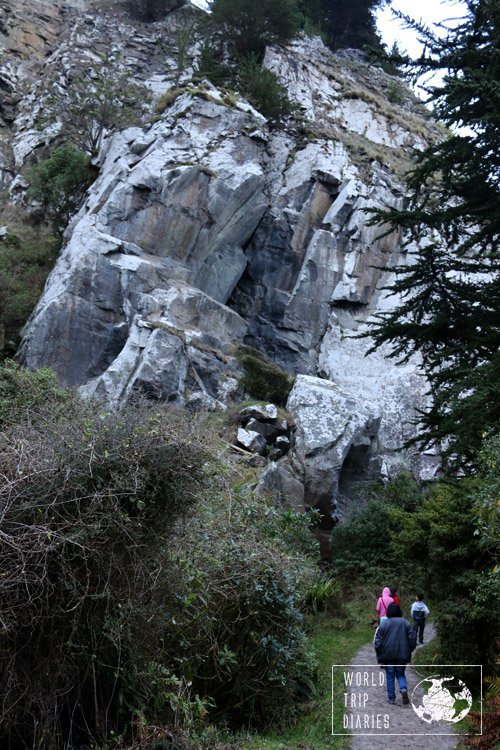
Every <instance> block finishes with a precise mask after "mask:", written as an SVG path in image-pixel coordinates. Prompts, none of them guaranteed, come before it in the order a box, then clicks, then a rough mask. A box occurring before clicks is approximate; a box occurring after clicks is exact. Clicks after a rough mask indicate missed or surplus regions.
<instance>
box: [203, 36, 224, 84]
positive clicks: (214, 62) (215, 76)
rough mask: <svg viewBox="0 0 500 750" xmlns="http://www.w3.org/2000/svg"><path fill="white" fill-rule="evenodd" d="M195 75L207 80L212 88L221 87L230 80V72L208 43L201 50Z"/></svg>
mask: <svg viewBox="0 0 500 750" xmlns="http://www.w3.org/2000/svg"><path fill="white" fill-rule="evenodd" d="M196 75H197V76H199V77H200V78H207V79H208V80H209V81H211V82H212V83H213V85H214V86H222V85H223V84H224V83H226V82H227V81H229V80H230V79H231V78H232V72H231V70H230V69H229V68H228V67H227V66H225V65H224V64H223V62H222V60H221V55H220V54H219V53H218V51H217V50H216V49H215V47H213V46H212V45H211V44H210V43H208V42H205V43H204V44H203V46H202V48H201V52H200V56H199V58H198V67H197V70H196Z"/></svg>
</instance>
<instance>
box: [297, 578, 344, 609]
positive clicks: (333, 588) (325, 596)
mask: <svg viewBox="0 0 500 750" xmlns="http://www.w3.org/2000/svg"><path fill="white" fill-rule="evenodd" d="M340 593H341V585H340V581H339V580H337V579H335V578H329V577H325V576H324V575H321V576H318V579H317V580H316V581H314V582H313V583H312V584H311V585H310V586H309V588H308V589H307V591H306V592H305V594H304V596H303V598H302V610H303V611H304V612H308V613H312V614H317V613H318V612H324V610H325V609H326V607H327V605H328V603H329V602H331V600H332V599H333V598H334V597H339V595H340Z"/></svg>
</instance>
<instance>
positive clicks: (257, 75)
mask: <svg viewBox="0 0 500 750" xmlns="http://www.w3.org/2000/svg"><path fill="white" fill-rule="evenodd" d="M238 85H239V88H240V90H241V92H242V93H243V94H244V95H245V96H246V98H247V99H248V101H249V102H250V103H251V104H253V106H254V107H255V108H256V109H258V110H259V112H261V113H262V114H263V115H264V117H269V118H271V119H279V118H280V117H284V116H285V115H287V114H289V113H290V110H291V104H290V100H289V99H288V96H287V91H286V89H285V87H284V86H282V84H281V83H280V82H279V81H278V78H277V76H276V75H275V73H273V72H272V71H271V70H267V68H263V67H262V66H261V65H259V63H258V61H257V56H256V55H255V54H250V55H247V56H246V57H242V58H241V60H240V62H239V67H238Z"/></svg>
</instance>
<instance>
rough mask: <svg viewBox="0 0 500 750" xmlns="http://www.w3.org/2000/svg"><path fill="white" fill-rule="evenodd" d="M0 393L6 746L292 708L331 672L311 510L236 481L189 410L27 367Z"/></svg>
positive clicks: (1, 663)
mask: <svg viewBox="0 0 500 750" xmlns="http://www.w3.org/2000/svg"><path fill="white" fill-rule="evenodd" d="M23 385H24V386H25V388H24V390H23ZM0 395H2V396H3V397H4V399H5V400H9V401H12V402H13V403H14V407H13V408H12V410H11V412H9V414H10V416H9V418H8V419H7V420H5V421H4V424H3V433H2V451H1V453H0V476H1V477H2V482H1V484H0V520H1V523H2V536H1V537H0V545H1V547H2V576H1V577H0V613H1V614H0V617H1V626H2V638H1V639H0V669H1V670H2V678H3V685H2V687H3V691H2V696H1V699H0V726H1V729H0V744H2V743H3V744H5V745H6V746H7V745H9V743H10V745H9V746H11V747H12V748H16V749H17V748H23V749H24V748H31V747H43V748H44V750H62V748H63V747H79V746H82V745H85V746H89V745H91V746H92V745H93V743H94V744H95V743H104V742H107V741H108V740H110V738H111V737H112V736H114V737H116V736H118V735H121V736H122V737H123V738H124V742H128V740H129V739H130V740H131V741H132V742H134V741H135V740H134V738H135V739H137V741H138V742H139V743H141V742H142V741H143V740H144V742H145V743H146V744H145V745H144V747H148V744H147V742H146V740H145V739H144V738H147V737H151V742H153V739H158V740H159V739H161V738H162V737H169V736H170V737H171V736H172V735H171V734H169V733H168V732H167V733H165V731H164V728H165V727H170V728H171V729H173V730H181V729H186V728H191V729H200V728H201V727H202V726H203V724H204V722H205V721H206V716H207V712H215V713H216V714H217V715H219V716H220V715H223V716H224V717H225V718H227V720H228V722H230V723H232V724H245V725H248V723H249V722H253V723H255V724H266V723H270V722H271V721H273V720H284V719H287V720H289V719H290V717H292V716H293V715H294V713H295V712H296V711H297V700H298V697H299V696H302V697H304V696H308V695H310V694H311V690H312V678H313V673H314V667H315V663H314V659H313V656H312V653H311V651H310V648H309V646H308V644H307V641H306V637H305V634H304V627H303V615H302V613H301V611H300V606H301V603H302V602H303V600H304V594H305V592H306V591H307V590H308V589H310V587H311V585H312V583H313V581H314V580H315V579H316V575H317V574H316V566H315V560H316V558H317V545H316V543H315V542H314V540H313V539H312V537H311V535H310V533H309V531H308V528H307V525H308V519H307V517H305V516H302V515H301V514H295V513H293V512H292V511H286V513H282V512H281V511H280V510H278V509H276V508H274V507H272V506H269V505H268V504H267V502H266V501H265V500H263V499H257V498H254V497H253V495H252V494H250V493H247V492H245V491H244V490H238V491H236V490H232V489H231V488H230V487H229V486H228V484H227V482H226V479H227V478H228V468H227V467H224V466H223V465H221V464H220V463H219V462H218V461H217V460H216V459H215V458H214V456H213V455H212V454H210V453H208V452H207V450H206V449H205V448H204V443H207V442H210V441H211V439H212V437H211V436H210V435H208V434H207V433H206V431H204V430H202V429H201V423H199V422H194V421H192V417H189V416H188V415H186V414H185V413H183V412H181V411H179V410H170V409H168V408H166V407H161V406H155V407H150V406H146V405H144V404H142V403H138V404H136V405H135V406H129V407H126V408H124V409H122V411H121V412H120V413H118V414H108V413H106V412H102V411H100V410H99V409H98V408H96V405H95V404H92V403H88V404H82V403H81V402H79V401H78V400H77V399H76V398H75V397H74V396H73V395H72V394H71V393H70V392H68V391H66V390H64V391H62V392H61V390H60V388H59V386H58V385H57V381H56V380H55V378H54V376H52V375H51V374H50V373H49V372H47V371H45V372H39V373H27V372H24V371H20V370H19V368H17V367H16V366H15V365H11V364H9V365H7V366H6V367H5V368H4V373H3V377H2V378H0ZM44 404H45V405H44ZM33 405H34V406H33ZM14 415H16V416H17V421H16V422H14V423H13V420H14ZM9 421H10V424H8V422H9ZM221 482H225V484H222V483H221ZM152 727H156V728H157V729H155V730H154V731H153V729H152ZM135 746H136V745H134V747H135ZM141 746H142V745H141Z"/></svg>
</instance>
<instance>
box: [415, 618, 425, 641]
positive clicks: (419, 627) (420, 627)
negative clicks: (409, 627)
mask: <svg viewBox="0 0 500 750" xmlns="http://www.w3.org/2000/svg"><path fill="white" fill-rule="evenodd" d="M413 627H414V628H415V633H416V635H417V639H418V642H419V643H423V642H424V628H425V620H421V621H420V622H415V620H413Z"/></svg>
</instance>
